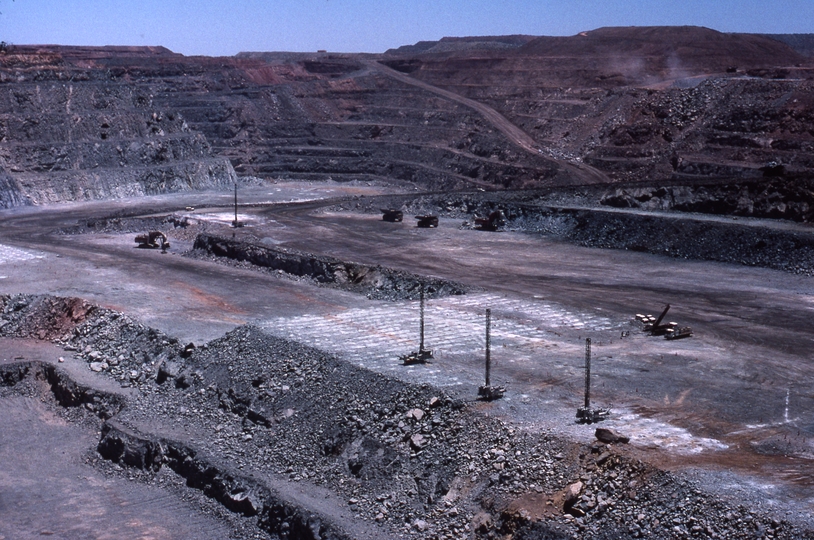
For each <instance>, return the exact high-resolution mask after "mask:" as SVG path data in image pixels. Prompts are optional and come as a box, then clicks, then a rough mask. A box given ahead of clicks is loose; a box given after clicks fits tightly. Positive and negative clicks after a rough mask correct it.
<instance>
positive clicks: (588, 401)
mask: <svg viewBox="0 0 814 540" xmlns="http://www.w3.org/2000/svg"><path fill="white" fill-rule="evenodd" d="M590 407H591V338H585V408H586V409H589V408H590Z"/></svg>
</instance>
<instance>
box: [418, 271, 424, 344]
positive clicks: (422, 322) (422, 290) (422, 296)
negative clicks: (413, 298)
mask: <svg viewBox="0 0 814 540" xmlns="http://www.w3.org/2000/svg"><path fill="white" fill-rule="evenodd" d="M420 298H421V307H420V308H419V313H420V318H421V343H420V344H419V346H418V350H419V351H420V352H424V285H422V286H421V297H420Z"/></svg>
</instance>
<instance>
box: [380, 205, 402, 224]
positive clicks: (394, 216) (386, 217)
mask: <svg viewBox="0 0 814 540" xmlns="http://www.w3.org/2000/svg"><path fill="white" fill-rule="evenodd" d="M403 219H404V212H402V211H401V210H394V209H392V208H382V221H390V222H391V223H399V222H401V221H402V220H403Z"/></svg>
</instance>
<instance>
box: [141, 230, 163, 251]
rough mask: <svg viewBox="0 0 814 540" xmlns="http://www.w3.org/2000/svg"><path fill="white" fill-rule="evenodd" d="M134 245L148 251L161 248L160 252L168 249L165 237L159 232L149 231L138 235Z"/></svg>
mask: <svg viewBox="0 0 814 540" xmlns="http://www.w3.org/2000/svg"><path fill="white" fill-rule="evenodd" d="M136 243H137V244H138V247H140V248H148V249H156V248H161V249H162V250H166V249H168V248H169V247H170V242H169V240H167V235H166V234H164V233H163V232H161V231H150V232H148V233H145V234H140V235H138V236H136Z"/></svg>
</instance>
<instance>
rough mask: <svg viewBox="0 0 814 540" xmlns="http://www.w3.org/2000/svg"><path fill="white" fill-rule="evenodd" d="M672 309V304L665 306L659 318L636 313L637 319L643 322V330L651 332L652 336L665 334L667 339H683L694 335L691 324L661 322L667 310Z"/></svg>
mask: <svg viewBox="0 0 814 540" xmlns="http://www.w3.org/2000/svg"><path fill="white" fill-rule="evenodd" d="M669 309H670V304H667V306H666V307H665V308H664V311H662V312H661V315H659V318H658V319H656V318H654V317H653V316H652V315H642V314H641V313H637V314H636V320H637V321H639V322H640V323H641V324H642V330H644V331H645V332H650V335H651V336H664V337H665V338H666V339H681V338H685V337H690V336H692V328H690V327H689V326H682V327H679V326H678V323H677V322H668V323H667V324H661V321H662V320H663V319H664V316H665V315H667V311H669Z"/></svg>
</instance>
